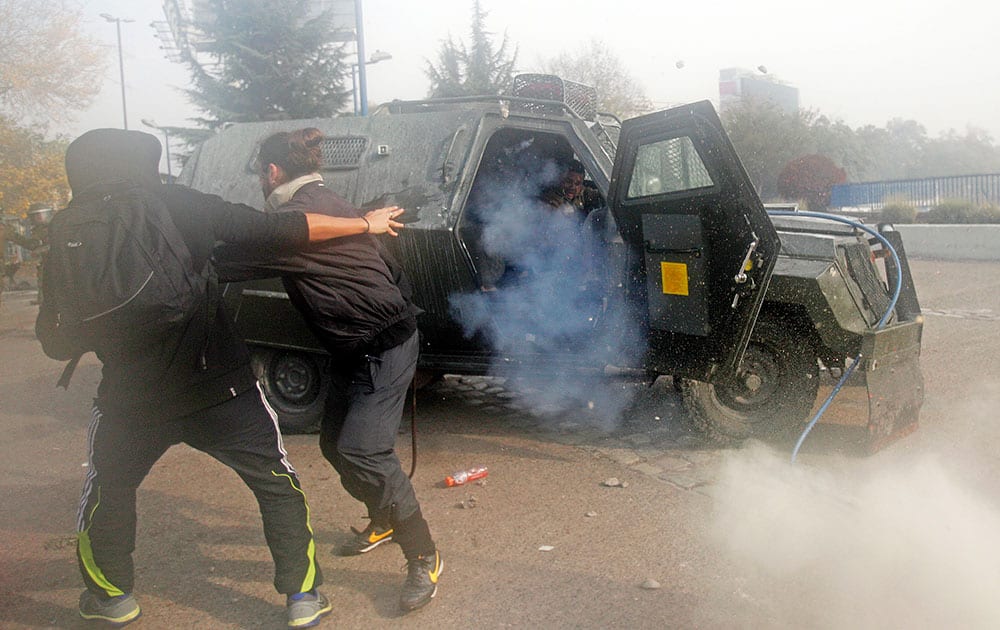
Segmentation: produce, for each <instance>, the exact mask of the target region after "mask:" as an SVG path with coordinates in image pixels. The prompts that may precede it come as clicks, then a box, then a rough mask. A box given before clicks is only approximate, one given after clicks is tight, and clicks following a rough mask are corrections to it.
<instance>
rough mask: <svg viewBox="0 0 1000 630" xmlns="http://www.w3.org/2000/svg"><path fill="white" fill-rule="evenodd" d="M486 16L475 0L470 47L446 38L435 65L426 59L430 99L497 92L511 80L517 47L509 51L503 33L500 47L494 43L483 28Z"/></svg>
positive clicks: (480, 4)
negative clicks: (510, 52) (511, 51)
mask: <svg viewBox="0 0 1000 630" xmlns="http://www.w3.org/2000/svg"><path fill="white" fill-rule="evenodd" d="M487 15H488V13H487V12H486V11H484V10H483V7H482V3H481V2H480V1H479V0H474V1H473V3H472V43H471V46H470V47H469V48H466V46H465V44H464V43H463V42H462V41H461V40H459V42H458V43H457V44H456V43H455V42H454V40H452V39H451V38H450V37H449V38H448V40H447V41H444V42H442V43H441V48H440V50H439V51H438V63H437V65H435V64H433V63H431V62H430V61H428V62H427V70H426V71H425V73H426V75H427V78H428V79H430V81H431V89H430V92H429V94H428V96H429V97H430V98H440V97H449V96H477V95H482V94H500V93H502V92H504V91H505V90H506V89H507V88H508V87H509V86H510V84H511V83H512V82H513V80H514V69H515V66H516V64H517V49H516V48H515V50H514V52H513V53H512V54H509V53H508V50H507V49H508V41H507V34H506V33H504V36H503V40H502V41H501V42H500V46H499V47H496V46H495V45H494V43H493V39H492V37H491V36H492V33H490V32H488V31H487V30H486V16H487Z"/></svg>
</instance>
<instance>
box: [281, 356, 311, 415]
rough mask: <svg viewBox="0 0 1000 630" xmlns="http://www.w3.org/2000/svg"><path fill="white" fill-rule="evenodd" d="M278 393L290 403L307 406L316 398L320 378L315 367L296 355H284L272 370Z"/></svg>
mask: <svg viewBox="0 0 1000 630" xmlns="http://www.w3.org/2000/svg"><path fill="white" fill-rule="evenodd" d="M271 377H272V378H271V382H272V383H273V384H274V389H275V391H276V393H277V394H278V395H279V396H281V398H282V399H283V400H285V401H287V402H289V403H292V404H296V405H307V404H309V403H311V402H312V401H313V400H314V399H315V398H316V392H317V390H318V388H317V383H318V382H319V381H318V377H317V374H316V368H315V366H313V365H311V364H310V362H309V361H308V360H306V359H303V358H301V357H298V356H295V355H282V356H280V357H278V358H277V359H275V362H274V364H273V365H272V368H271Z"/></svg>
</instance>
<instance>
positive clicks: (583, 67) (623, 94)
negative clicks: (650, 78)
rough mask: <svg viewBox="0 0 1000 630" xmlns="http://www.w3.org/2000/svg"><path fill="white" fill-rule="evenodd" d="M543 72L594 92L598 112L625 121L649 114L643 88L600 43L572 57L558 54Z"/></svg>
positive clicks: (576, 52)
mask: <svg viewBox="0 0 1000 630" xmlns="http://www.w3.org/2000/svg"><path fill="white" fill-rule="evenodd" d="M543 72H545V73H547V74H555V75H557V76H560V77H562V78H563V79H568V80H570V81H576V82H577V83H583V84H585V85H589V86H591V87H593V88H595V89H596V90H597V98H598V103H597V110H598V111H600V112H606V113H609V114H614V115H616V116H618V117H619V118H621V119H623V120H624V119H626V118H632V117H634V116H639V115H640V114H645V113H647V112H649V111H651V110H652V104H651V103H650V101H649V98H648V97H647V96H646V93H645V92H644V91H643V89H642V86H641V85H639V83H638V82H637V81H636V80H635V78H633V77H632V75H631V74H630V73H629V71H628V70H627V69H626V68H625V64H623V63H622V61H621V59H619V58H618V57H617V56H615V54H614V53H613V52H611V50H610V49H609V48H608V47H607V45H606V44H604V43H603V42H601V41H600V40H596V39H592V40H590V42H589V43H588V44H587V45H586V46H584V47H580V46H577V47H576V48H575V49H574V52H572V53H567V52H564V53H562V54H560V55H559V56H557V57H555V58H554V59H552V60H550V61H549V62H547V63H545V64H544V65H543Z"/></svg>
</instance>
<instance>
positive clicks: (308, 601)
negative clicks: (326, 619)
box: [288, 592, 333, 628]
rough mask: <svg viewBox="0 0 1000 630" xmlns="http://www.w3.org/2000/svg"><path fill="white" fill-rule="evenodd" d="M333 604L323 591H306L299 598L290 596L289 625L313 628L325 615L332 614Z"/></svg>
mask: <svg viewBox="0 0 1000 630" xmlns="http://www.w3.org/2000/svg"><path fill="white" fill-rule="evenodd" d="M331 610H333V606H332V605H330V600H328V599H327V598H326V597H325V596H324V595H323V594H322V593H319V592H316V594H315V595H314V594H312V593H305V594H304V595H302V597H301V598H299V599H292V598H291V597H289V598H288V627H289V628H311V627H312V626H315V625H316V624H318V623H319V620H320V618H321V617H323V616H324V615H328V614H330V611H331Z"/></svg>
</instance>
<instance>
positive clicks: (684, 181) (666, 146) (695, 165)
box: [628, 136, 714, 199]
mask: <svg viewBox="0 0 1000 630" xmlns="http://www.w3.org/2000/svg"><path fill="white" fill-rule="evenodd" d="M713 183H714V182H713V181H712V176H711V175H709V173H708V169H707V168H705V164H704V162H702V161H701V157H700V156H699V155H698V151H697V149H695V148H694V143H693V142H691V138H688V137H687V136H683V137H680V138H670V139H669V140H661V141H659V142H651V143H649V144H644V145H641V146H640V147H639V150H638V152H637V154H636V158H635V166H634V167H633V169H632V177H631V178H630V179H629V185H628V198H629V199H635V198H637V197H648V196H651V195H659V194H663V193H671V192H679V191H683V190H693V189H695V188H705V187H708V186H712V185H713Z"/></svg>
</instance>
